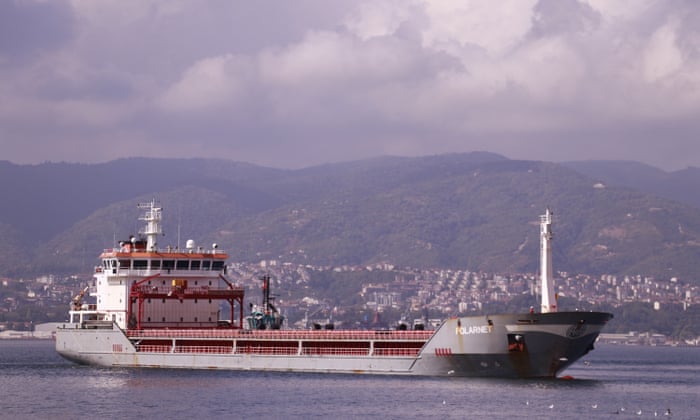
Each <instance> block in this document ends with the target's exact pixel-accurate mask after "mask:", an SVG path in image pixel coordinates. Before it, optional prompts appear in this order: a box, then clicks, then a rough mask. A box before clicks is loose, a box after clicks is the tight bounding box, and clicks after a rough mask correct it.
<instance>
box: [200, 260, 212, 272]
mask: <svg viewBox="0 0 700 420" xmlns="http://www.w3.org/2000/svg"><path fill="white" fill-rule="evenodd" d="M209 267H211V260H204V261H202V270H209Z"/></svg>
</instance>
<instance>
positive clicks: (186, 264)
mask: <svg viewBox="0 0 700 420" xmlns="http://www.w3.org/2000/svg"><path fill="white" fill-rule="evenodd" d="M189 268H190V261H189V260H177V269H178V270H189Z"/></svg>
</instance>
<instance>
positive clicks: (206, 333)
mask: <svg viewBox="0 0 700 420" xmlns="http://www.w3.org/2000/svg"><path fill="white" fill-rule="evenodd" d="M432 335H433V331H364V330H357V331H355V330H331V331H328V330H310V331H305V330H263V331H260V330H224V329H209V330H206V329H203V330H191V329H187V330H178V329H147V330H128V331H127V336H129V337H132V338H137V337H153V338H213V339H254V340H334V341H355V340H387V341H401V340H403V341H426V340H428V339H429V338H430V337H431V336H432Z"/></svg>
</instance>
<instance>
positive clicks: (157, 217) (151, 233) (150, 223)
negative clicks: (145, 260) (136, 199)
mask: <svg viewBox="0 0 700 420" xmlns="http://www.w3.org/2000/svg"><path fill="white" fill-rule="evenodd" d="M138 208H140V209H147V210H146V213H145V214H144V215H143V216H142V217H139V220H143V221H145V222H146V229H145V230H143V231H142V232H141V233H143V234H144V235H145V236H146V250H147V251H148V252H155V251H156V250H157V246H158V242H157V239H158V235H160V234H162V233H163V231H162V229H161V225H160V221H161V217H162V212H163V208H162V207H160V206H159V205H158V203H156V200H155V199H153V200H151V202H150V203H139V205H138Z"/></svg>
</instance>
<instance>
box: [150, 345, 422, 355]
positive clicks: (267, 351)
mask: <svg viewBox="0 0 700 420" xmlns="http://www.w3.org/2000/svg"><path fill="white" fill-rule="evenodd" d="M137 351H138V352H141V353H170V352H171V351H173V347H172V346H163V345H151V344H148V345H142V346H138V348H137ZM174 352H175V353H197V354H201V353H205V354H230V353H232V352H233V347H226V346H175V348H174ZM418 352H419V349H400V348H395V349H374V352H373V355H374V356H375V357H382V356H408V357H415V356H417V355H418ZM235 354H258V355H270V356H295V355H298V354H299V349H298V348H295V347H273V346H238V347H236V351H235ZM301 354H302V355H305V356H369V349H365V348H344V347H303V348H302V352H301Z"/></svg>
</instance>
